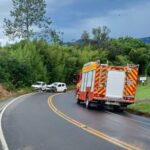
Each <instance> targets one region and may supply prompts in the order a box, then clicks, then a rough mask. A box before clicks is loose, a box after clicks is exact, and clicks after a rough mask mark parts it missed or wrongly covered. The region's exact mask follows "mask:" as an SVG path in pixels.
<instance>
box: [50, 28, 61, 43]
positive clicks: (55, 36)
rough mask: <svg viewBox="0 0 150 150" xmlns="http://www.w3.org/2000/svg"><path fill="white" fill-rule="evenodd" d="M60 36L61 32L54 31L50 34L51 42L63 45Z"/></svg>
mask: <svg viewBox="0 0 150 150" xmlns="http://www.w3.org/2000/svg"><path fill="white" fill-rule="evenodd" d="M62 33H63V32H62ZM60 34H61V32H56V31H55V30H52V31H51V32H50V36H51V41H52V42H53V43H55V44H56V43H62V41H61V39H60Z"/></svg>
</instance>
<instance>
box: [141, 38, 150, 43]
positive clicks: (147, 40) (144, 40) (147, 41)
mask: <svg viewBox="0 0 150 150" xmlns="http://www.w3.org/2000/svg"><path fill="white" fill-rule="evenodd" d="M140 40H141V41H143V42H144V43H150V37H145V38H140Z"/></svg>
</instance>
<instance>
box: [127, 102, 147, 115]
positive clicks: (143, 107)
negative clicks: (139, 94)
mask: <svg viewBox="0 0 150 150" xmlns="http://www.w3.org/2000/svg"><path fill="white" fill-rule="evenodd" d="M128 108H129V109H130V110H132V111H135V112H137V113H143V114H146V115H150V103H148V102H147V103H146V102H145V103H135V104H132V105H130V106H129V107H128Z"/></svg>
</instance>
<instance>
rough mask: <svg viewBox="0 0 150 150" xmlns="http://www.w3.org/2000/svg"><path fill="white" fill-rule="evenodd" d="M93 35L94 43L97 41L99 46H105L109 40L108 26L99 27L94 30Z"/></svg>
mask: <svg viewBox="0 0 150 150" xmlns="http://www.w3.org/2000/svg"><path fill="white" fill-rule="evenodd" d="M92 33H93V36H94V41H96V43H97V44H98V45H99V46H103V44H104V43H105V42H107V41H108V39H109V33H110V30H109V29H108V28H107V27H106V26H103V27H102V28H101V27H100V26H99V27H97V28H93V30H92Z"/></svg>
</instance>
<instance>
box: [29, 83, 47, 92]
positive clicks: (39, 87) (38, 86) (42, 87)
mask: <svg viewBox="0 0 150 150" xmlns="http://www.w3.org/2000/svg"><path fill="white" fill-rule="evenodd" d="M31 87H32V88H33V89H34V90H40V91H45V90H46V87H47V85H46V83H45V82H42V81H37V82H36V83H34V84H33V85H32V86H31Z"/></svg>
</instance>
